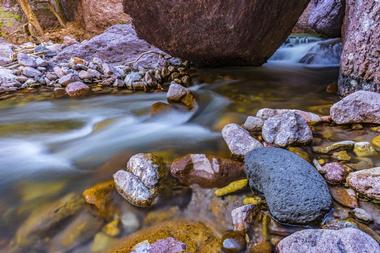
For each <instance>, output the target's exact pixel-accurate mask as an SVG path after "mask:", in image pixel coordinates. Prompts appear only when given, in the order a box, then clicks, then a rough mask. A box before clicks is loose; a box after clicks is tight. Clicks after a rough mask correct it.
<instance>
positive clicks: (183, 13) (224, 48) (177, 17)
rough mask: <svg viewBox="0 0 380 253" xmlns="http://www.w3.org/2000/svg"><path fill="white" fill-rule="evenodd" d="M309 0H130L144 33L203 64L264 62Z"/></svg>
mask: <svg viewBox="0 0 380 253" xmlns="http://www.w3.org/2000/svg"><path fill="white" fill-rule="evenodd" d="M308 2H309V1H308V0H288V1H280V0H267V1H257V0H241V1H234V0H158V1H150V0H126V1H124V8H125V12H126V13H128V14H129V15H130V16H132V18H133V24H134V25H135V27H136V31H137V33H138V35H139V36H140V37H141V38H143V39H145V40H147V41H148V42H150V43H152V44H153V45H155V46H157V47H159V48H160V49H162V50H164V51H166V52H168V53H169V54H171V55H173V56H176V57H180V58H183V59H187V60H191V61H193V62H196V63H198V64H201V65H212V66H218V65H219V66H221V65H261V64H263V63H265V61H266V60H267V59H268V58H269V57H270V56H271V55H272V54H273V52H274V51H275V50H276V49H277V48H278V47H279V46H280V45H281V43H282V42H283V41H284V40H285V39H286V37H287V36H288V35H289V34H290V32H291V30H292V28H293V27H294V25H295V24H296V22H297V19H298V17H299V16H300V15H301V14H302V12H303V10H304V8H305V7H306V5H307V4H308Z"/></svg>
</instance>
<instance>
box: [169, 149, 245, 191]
mask: <svg viewBox="0 0 380 253" xmlns="http://www.w3.org/2000/svg"><path fill="white" fill-rule="evenodd" d="M170 172H171V174H172V176H174V177H175V178H177V179H178V180H179V181H180V182H181V183H182V184H185V185H192V184H199V185H200V186H202V187H221V186H225V185H226V184H228V183H229V182H231V181H233V180H236V179H238V178H240V177H242V176H243V175H244V168H243V164H242V163H241V162H237V161H233V160H230V159H224V158H219V157H215V156H211V155H204V154H189V155H186V156H184V157H181V158H179V159H176V160H175V161H173V163H172V165H171V167H170Z"/></svg>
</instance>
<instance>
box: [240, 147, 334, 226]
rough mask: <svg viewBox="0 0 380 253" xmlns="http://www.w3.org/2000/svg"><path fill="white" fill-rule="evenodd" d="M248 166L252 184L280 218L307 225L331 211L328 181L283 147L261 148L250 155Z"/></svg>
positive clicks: (246, 160)
mask: <svg viewBox="0 0 380 253" xmlns="http://www.w3.org/2000/svg"><path fill="white" fill-rule="evenodd" d="M245 165H246V174H247V176H248V179H249V185H250V187H251V188H252V189H253V190H254V191H259V192H261V193H263V194H264V197H265V199H266V202H267V204H268V207H269V210H270V212H271V214H272V216H273V217H274V218H275V219H276V220H278V221H280V222H282V223H290V224H307V223H309V222H312V221H315V220H317V219H319V218H321V217H322V216H323V215H324V214H325V213H326V212H327V211H329V210H330V208H331V205H332V200H331V196H330V193H329V190H328V187H327V185H326V182H325V180H324V179H323V178H322V176H321V175H320V174H319V173H318V172H317V170H316V169H315V168H314V167H313V166H312V165H311V164H309V163H308V162H306V161H305V160H304V159H302V158H300V157H299V156H297V155H295V154H293V153H291V152H289V151H287V150H284V149H280V148H261V149H256V150H253V151H251V152H249V153H248V154H247V155H246V157H245Z"/></svg>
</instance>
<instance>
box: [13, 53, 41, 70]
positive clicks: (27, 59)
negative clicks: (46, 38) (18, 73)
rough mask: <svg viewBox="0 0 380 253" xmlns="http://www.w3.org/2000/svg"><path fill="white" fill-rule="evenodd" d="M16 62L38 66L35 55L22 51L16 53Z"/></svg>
mask: <svg viewBox="0 0 380 253" xmlns="http://www.w3.org/2000/svg"><path fill="white" fill-rule="evenodd" d="M17 62H18V64H20V65H22V66H26V67H32V68H36V67H37V66H38V64H37V62H36V57H33V56H30V55H28V54H24V53H18V54H17Z"/></svg>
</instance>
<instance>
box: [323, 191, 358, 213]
mask: <svg viewBox="0 0 380 253" xmlns="http://www.w3.org/2000/svg"><path fill="white" fill-rule="evenodd" d="M330 193H331V196H332V197H333V199H334V200H335V201H336V202H338V203H339V204H341V205H343V206H346V207H350V208H356V207H358V206H359V205H358V199H357V198H356V193H355V191H354V190H352V189H350V188H344V187H331V188H330Z"/></svg>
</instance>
